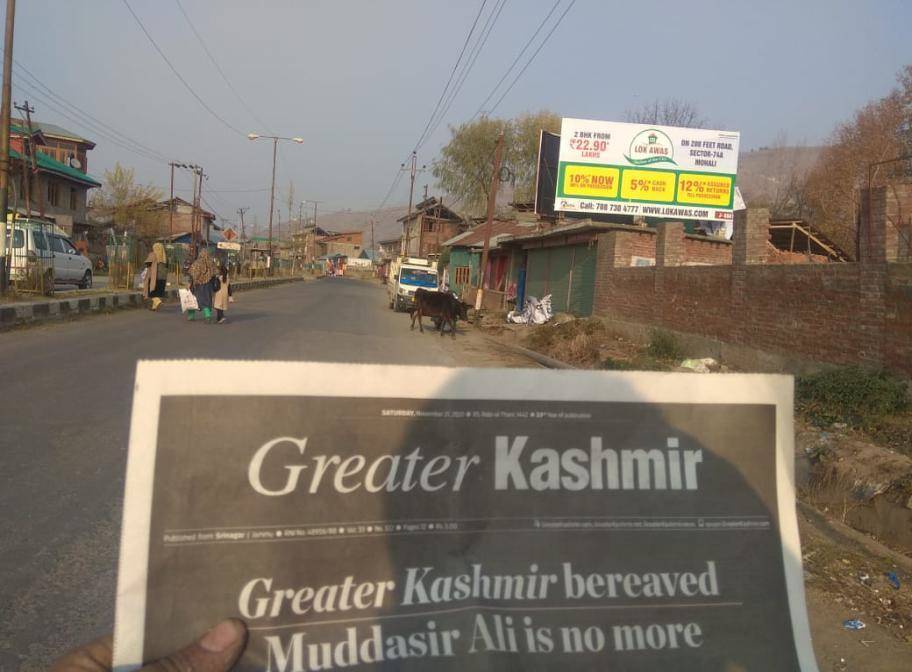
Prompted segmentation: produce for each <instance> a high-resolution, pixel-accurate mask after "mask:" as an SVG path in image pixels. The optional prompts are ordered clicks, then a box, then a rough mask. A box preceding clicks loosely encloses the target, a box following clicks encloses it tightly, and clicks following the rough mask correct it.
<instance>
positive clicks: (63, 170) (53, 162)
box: [9, 149, 101, 187]
mask: <svg viewBox="0 0 912 672" xmlns="http://www.w3.org/2000/svg"><path fill="white" fill-rule="evenodd" d="M35 154H36V156H37V157H38V160H37V163H38V169H39V170H43V171H45V172H47V173H54V174H56V175H60V176H61V177H65V178H67V179H69V180H72V181H73V182H79V183H80V184H85V185H88V186H90V187H100V186H101V182H98V181H96V180H94V179H92V178H91V177H89V176H88V175H86V174H85V173H83V172H82V171H79V170H76V169H75V168H70V167H69V166H68V165H66V164H65V163H60V161H58V160H57V159H52V158H51V157H49V156H48V155H47V154H44V153H42V152H36V153H35ZM9 155H10V158H12V159H16V160H17V161H21V160H22V155H21V154H20V153H19V152H17V151H16V150H15V149H11V150H9Z"/></svg>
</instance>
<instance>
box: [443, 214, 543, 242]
mask: <svg viewBox="0 0 912 672" xmlns="http://www.w3.org/2000/svg"><path fill="white" fill-rule="evenodd" d="M486 226H487V224H486V223H484V222H483V223H481V224H479V225H478V226H476V227H474V228H472V229H469V230H468V231H466V232H465V233H461V234H459V235H458V236H454V237H453V238H450V239H449V240H448V241H446V242H445V243H443V245H444V247H454V246H455V247H484V240H485V228H486ZM535 228H536V225H535V224H533V223H528V222H517V221H516V220H513V219H509V220H503V219H495V220H494V221H493V222H491V241H492V243H493V244H496V242H495V240H502V239H504V238H510V237H513V236H521V235H524V234H528V233H532V232H534V231H535Z"/></svg>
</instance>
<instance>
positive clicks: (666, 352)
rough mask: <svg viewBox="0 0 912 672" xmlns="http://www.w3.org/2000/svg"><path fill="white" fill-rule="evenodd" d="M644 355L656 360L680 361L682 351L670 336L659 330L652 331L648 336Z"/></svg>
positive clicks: (675, 340) (682, 354)
mask: <svg viewBox="0 0 912 672" xmlns="http://www.w3.org/2000/svg"><path fill="white" fill-rule="evenodd" d="M646 354H647V355H649V356H650V357H652V358H654V359H658V360H672V359H681V358H682V357H683V356H684V351H683V349H682V348H681V344H680V343H678V339H676V338H675V337H674V336H673V335H672V334H670V333H668V332H667V331H662V330H661V329H654V330H653V331H652V333H651V334H650V336H649V344H648V345H647V346H646Z"/></svg>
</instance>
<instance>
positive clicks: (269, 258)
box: [266, 138, 279, 275]
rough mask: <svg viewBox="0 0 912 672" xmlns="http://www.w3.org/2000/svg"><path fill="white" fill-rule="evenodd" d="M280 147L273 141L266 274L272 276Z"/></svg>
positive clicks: (277, 140)
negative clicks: (273, 213)
mask: <svg viewBox="0 0 912 672" xmlns="http://www.w3.org/2000/svg"><path fill="white" fill-rule="evenodd" d="M278 147H279V139H278V138H273V139H272V188H271V189H270V191H269V252H268V254H267V257H266V269H267V270H266V273H267V274H268V275H272V210H273V208H274V207H275V170H276V152H277V151H278Z"/></svg>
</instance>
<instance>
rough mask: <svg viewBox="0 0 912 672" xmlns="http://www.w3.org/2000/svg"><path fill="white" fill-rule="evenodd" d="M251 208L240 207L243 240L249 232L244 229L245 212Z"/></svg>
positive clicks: (238, 211)
mask: <svg viewBox="0 0 912 672" xmlns="http://www.w3.org/2000/svg"><path fill="white" fill-rule="evenodd" d="M248 210H250V208H238V209H237V213H238V215H240V217H241V240H244V239H245V238H246V237H247V232H246V231H245V230H244V213H245V212H247V211H248Z"/></svg>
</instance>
